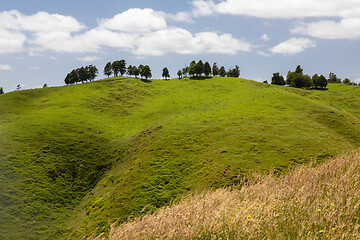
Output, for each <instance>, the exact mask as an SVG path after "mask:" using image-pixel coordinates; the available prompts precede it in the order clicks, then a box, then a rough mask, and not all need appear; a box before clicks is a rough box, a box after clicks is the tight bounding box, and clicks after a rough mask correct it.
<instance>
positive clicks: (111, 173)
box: [0, 78, 360, 239]
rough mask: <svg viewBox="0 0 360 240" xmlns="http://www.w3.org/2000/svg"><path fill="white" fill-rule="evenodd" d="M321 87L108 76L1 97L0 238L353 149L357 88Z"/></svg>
mask: <svg viewBox="0 0 360 240" xmlns="http://www.w3.org/2000/svg"><path fill="white" fill-rule="evenodd" d="M329 88H330V90H329V91H306V90H298V89H290V88H284V87H277V86H270V85H265V84H260V83H257V82H253V81H247V80H243V79H235V78H212V79H205V80H201V81H200V80H189V79H182V80H170V81H163V80H154V81H152V82H142V81H140V80H139V79H127V78H123V79H114V78H111V79H106V80H102V81H97V82H92V83H88V84H82V85H76V86H66V87H60V88H48V89H40V90H29V91H20V92H13V93H9V94H5V95H1V96H0V122H1V125H0V131H1V134H0V146H2V148H1V149H0V178H1V179H0V180H1V181H0V204H1V208H0V214H1V216H2V217H1V218H0V223H1V226H4V227H3V228H2V229H1V230H0V238H1V237H9V236H10V237H13V238H14V239H17V238H18V239H22V238H24V236H26V237H27V238H29V239H39V238H47V237H49V236H51V238H59V237H61V236H67V234H68V233H69V232H70V233H71V235H70V236H71V238H81V237H82V236H83V235H86V234H88V233H91V232H93V231H94V229H97V231H98V232H101V231H103V230H106V229H108V228H109V222H112V221H114V220H116V219H120V220H121V221H123V220H126V219H127V218H128V217H129V216H133V215H138V214H139V213H140V212H141V211H143V212H147V211H153V210H155V209H157V208H158V207H161V206H163V205H165V204H167V203H169V202H170V201H171V200H173V199H174V198H175V197H177V196H182V195H183V194H185V193H187V192H188V191H195V190H199V189H203V188H211V187H220V186H224V185H230V184H233V183H236V182H238V181H239V179H241V178H242V176H243V175H244V174H247V172H248V171H249V170H252V169H258V170H263V171H267V170H268V169H270V168H274V169H275V170H276V171H283V170H286V169H287V168H288V166H289V165H293V164H302V163H304V162H309V161H310V159H312V158H317V159H323V158H326V157H327V156H329V155H334V154H338V153H340V152H341V151H344V150H350V149H354V148H357V147H358V146H359V143H360V139H359V136H360V130H359V129H360V128H359V126H360V121H359V119H358V118H359V117H360V114H359V112H358V110H357V109H360V108H359V107H360V103H359V101H358V100H357V99H358V97H359V96H360V90H359V88H357V87H349V88H343V87H338V86H337V85H330V86H329ZM104 173H106V175H105V177H103V174H104ZM98 181H100V182H98ZM95 186H96V187H95ZM94 187H95V188H94ZM89 191H91V192H90V193H89V194H87V193H88V192H89ZM86 194H87V195H86ZM85 195H86V196H85ZM84 196H85V198H84V199H83V197H84ZM81 199H83V200H82V201H81V202H80V200H81ZM79 202H80V204H79ZM78 204H79V205H78ZM75 206H77V207H76V208H75V210H74V207H75ZM73 215H75V218H73V219H71V216H73ZM14 229H16V231H15V230H14ZM9 234H10V235H9Z"/></svg>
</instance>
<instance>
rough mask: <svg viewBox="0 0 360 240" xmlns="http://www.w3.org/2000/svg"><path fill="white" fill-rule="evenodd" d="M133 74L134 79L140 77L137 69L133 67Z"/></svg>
mask: <svg viewBox="0 0 360 240" xmlns="http://www.w3.org/2000/svg"><path fill="white" fill-rule="evenodd" d="M133 74H134V76H135V78H137V76H139V75H140V69H139V68H137V67H136V66H134V69H133Z"/></svg>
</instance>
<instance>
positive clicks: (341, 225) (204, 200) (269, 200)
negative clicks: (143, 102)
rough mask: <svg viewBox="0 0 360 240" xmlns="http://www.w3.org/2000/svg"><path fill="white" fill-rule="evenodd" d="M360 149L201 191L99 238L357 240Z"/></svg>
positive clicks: (114, 228) (358, 231)
mask: <svg viewBox="0 0 360 240" xmlns="http://www.w3.org/2000/svg"><path fill="white" fill-rule="evenodd" d="M359 179H360V153H359V151H354V152H351V153H348V154H343V155H341V156H339V157H336V158H334V159H330V160H328V161H326V162H325V163H324V164H322V165H318V166H316V167H313V166H311V165H310V166H304V165H302V166H298V167H297V168H295V169H294V170H292V171H291V172H290V173H287V174H284V175H283V176H281V177H279V178H277V177H275V176H273V175H271V174H270V175H265V176H264V175H258V174H254V175H253V176H251V177H250V178H248V181H247V182H246V183H245V184H244V185H243V186H242V187H241V188H237V187H232V188H221V189H217V190H215V191H204V192H202V193H197V194H194V195H193V196H187V197H186V198H183V199H182V200H181V201H180V202H179V203H178V204H174V205H172V206H170V207H167V208H162V209H159V210H157V211H156V213H154V214H152V215H146V216H143V217H141V218H136V219H135V220H133V221H131V222H128V223H124V224H122V225H120V226H119V227H116V226H115V224H114V225H113V226H112V230H111V234H110V236H109V238H105V237H103V238H102V237H98V238H97V239H111V240H117V239H123V240H127V239H128V240H137V239H360V204H359V196H360V182H359Z"/></svg>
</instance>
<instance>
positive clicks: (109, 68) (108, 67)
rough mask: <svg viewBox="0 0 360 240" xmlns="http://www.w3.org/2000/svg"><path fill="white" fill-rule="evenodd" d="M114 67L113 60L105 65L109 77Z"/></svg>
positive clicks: (105, 72)
mask: <svg viewBox="0 0 360 240" xmlns="http://www.w3.org/2000/svg"><path fill="white" fill-rule="evenodd" d="M112 73H113V72H112V68H111V62H108V63H107V64H106V65H105V67H104V75H107V77H110V75H111V74H112Z"/></svg>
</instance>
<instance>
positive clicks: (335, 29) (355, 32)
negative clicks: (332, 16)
mask: <svg viewBox="0 0 360 240" xmlns="http://www.w3.org/2000/svg"><path fill="white" fill-rule="evenodd" d="M292 32H293V33H299V34H304V35H308V36H312V37H315V38H321V39H359V38H360V18H347V19H342V20H341V21H326V20H322V21H317V22H312V23H301V24H300V25H298V26H297V27H295V28H294V29H293V30H292Z"/></svg>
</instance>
